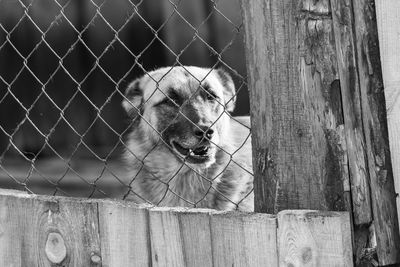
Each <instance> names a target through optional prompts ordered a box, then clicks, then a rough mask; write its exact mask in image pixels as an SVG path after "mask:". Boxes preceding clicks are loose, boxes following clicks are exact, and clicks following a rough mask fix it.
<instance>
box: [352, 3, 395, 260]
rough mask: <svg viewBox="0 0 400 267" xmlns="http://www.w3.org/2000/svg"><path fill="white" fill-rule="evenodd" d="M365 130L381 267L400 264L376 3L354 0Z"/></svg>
mask: <svg viewBox="0 0 400 267" xmlns="http://www.w3.org/2000/svg"><path fill="white" fill-rule="evenodd" d="M353 5H354V24H355V25H354V29H355V37H356V49H357V51H358V53H357V66H358V73H359V81H360V91H361V105H362V110H363V127H364V136H365V141H366V152H367V153H366V155H367V159H368V171H369V175H370V186H371V200H372V210H373V214H374V227H375V231H376V239H377V254H378V259H379V264H381V265H389V264H399V263H400V235H399V222H398V215H397V208H396V194H395V190H394V180H393V171H392V162H391V157H390V156H391V155H390V149H389V140H388V128H387V119H386V118H387V117H386V104H385V95H384V86H383V80H382V70H381V61H380V54H379V40H378V31H377V24H376V13H375V1H373V0H354V1H353Z"/></svg>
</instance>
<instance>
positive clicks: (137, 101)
mask: <svg viewBox="0 0 400 267" xmlns="http://www.w3.org/2000/svg"><path fill="white" fill-rule="evenodd" d="M139 84H140V79H136V80H134V81H133V82H131V83H130V84H129V85H128V88H126V90H125V97H126V98H124V99H123V100H122V107H123V108H124V109H125V111H126V113H128V115H129V117H136V115H137V114H138V113H139V110H140V108H141V104H142V100H143V91H142V89H141V88H140V87H139Z"/></svg>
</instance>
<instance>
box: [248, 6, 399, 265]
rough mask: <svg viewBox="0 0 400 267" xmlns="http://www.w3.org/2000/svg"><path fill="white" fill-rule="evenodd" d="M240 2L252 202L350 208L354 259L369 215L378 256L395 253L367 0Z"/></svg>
mask: <svg viewBox="0 0 400 267" xmlns="http://www.w3.org/2000/svg"><path fill="white" fill-rule="evenodd" d="M242 12H243V18H244V25H245V27H244V28H245V42H246V60H247V70H248V79H249V88H250V101H251V115H252V119H251V122H252V136H253V165H254V172H255V181H254V193H255V210H256V211H259V212H269V213H271V212H277V211H279V210H282V209H287V208H307V209H310V208H311V209H319V210H342V209H346V210H352V211H353V216H354V223H355V225H356V228H355V229H356V230H357V229H359V228H360V229H366V230H367V232H365V231H364V232H362V233H358V232H357V231H356V232H355V239H356V240H357V239H358V238H361V239H362V240H364V241H363V243H362V242H360V243H357V242H356V248H355V253H357V255H356V256H357V259H360V257H359V256H360V255H361V253H362V251H363V250H364V248H366V246H371V242H370V241H371V240H368V238H369V237H368V236H366V237H365V234H367V235H368V227H369V226H370V225H372V224H373V226H374V228H375V235H376V237H377V245H376V251H377V256H378V260H379V264H384V265H387V264H395V263H399V262H400V259H399V257H400V248H399V246H400V239H399V229H398V221H397V211H396V197H395V192H394V186H393V174H392V166H391V158H390V151H389V144H388V137H387V122H386V111H385V99H384V91H383V83H382V73H381V65H380V58H379V45H378V36H377V28H376V18H375V6H374V0H355V1H345V0H344V1H335V0H332V1H329V0H320V1H311V0H298V1H289V0H285V1H274V0H257V1H251V2H247V1H242ZM342 105H343V106H342ZM347 166H349V167H347ZM349 180H350V181H351V190H350V186H349ZM350 191H351V197H350V194H349V192H350ZM350 198H351V199H350ZM361 235H364V236H361Z"/></svg>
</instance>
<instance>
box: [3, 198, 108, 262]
mask: <svg viewBox="0 0 400 267" xmlns="http://www.w3.org/2000/svg"><path fill="white" fill-rule="evenodd" d="M0 225H1V227H0V228H1V235H0V266H55V265H57V266H61V265H63V266H100V265H101V257H100V255H101V252H100V238H99V228H98V220H97V205H96V204H95V203H90V202H82V201H76V200H74V199H68V198H59V197H58V198H56V197H42V196H40V197H39V196H33V195H23V194H13V193H9V194H8V195H4V194H2V195H0Z"/></svg>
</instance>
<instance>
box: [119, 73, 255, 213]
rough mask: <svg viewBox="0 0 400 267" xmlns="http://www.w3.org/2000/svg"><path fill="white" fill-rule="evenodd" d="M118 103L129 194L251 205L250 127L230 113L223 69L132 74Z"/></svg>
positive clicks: (223, 206)
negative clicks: (124, 124)
mask: <svg viewBox="0 0 400 267" xmlns="http://www.w3.org/2000/svg"><path fill="white" fill-rule="evenodd" d="M200 83H201V86H200ZM122 104H123V107H124V108H125V110H126V111H127V113H128V114H129V116H130V118H131V120H132V131H131V132H130V134H129V135H128V137H127V141H126V144H127V149H126V151H125V159H126V163H127V165H128V168H129V174H130V177H131V179H133V183H132V192H131V193H130V194H129V195H128V197H127V199H128V200H133V201H135V202H139V203H141V202H151V203H153V204H155V205H159V206H183V207H204V208H214V209H219V210H232V209H235V208H238V209H240V210H246V211H252V210H253V206H254V205H253V194H252V193H250V192H251V190H252V187H253V178H252V175H251V174H250V173H251V170H252V168H251V147H250V140H249V138H247V137H248V132H249V130H248V129H247V128H246V127H244V126H243V125H241V124H239V123H238V122H236V121H235V120H234V119H232V118H231V117H230V115H229V113H228V112H231V111H232V110H233V108H234V104H235V88H234V84H233V81H232V79H231V77H230V76H229V75H228V74H227V73H226V72H224V71H223V70H221V69H217V70H211V69H204V68H198V67H191V66H187V67H173V68H172V67H166V68H161V69H158V70H155V71H152V72H150V73H148V74H146V75H144V76H143V77H141V78H139V79H137V80H135V81H133V82H132V83H131V84H130V85H129V86H128V88H127V90H126V99H124V101H123V103H122ZM244 143H245V144H244ZM243 144H244V145H243ZM239 148H240V149H239Z"/></svg>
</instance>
